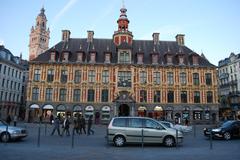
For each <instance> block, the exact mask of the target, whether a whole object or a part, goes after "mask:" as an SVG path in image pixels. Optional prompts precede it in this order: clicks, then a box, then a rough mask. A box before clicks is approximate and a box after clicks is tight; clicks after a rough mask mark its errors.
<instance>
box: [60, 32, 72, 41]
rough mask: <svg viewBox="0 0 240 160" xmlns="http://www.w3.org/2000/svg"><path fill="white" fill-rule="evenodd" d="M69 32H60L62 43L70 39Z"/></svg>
mask: <svg viewBox="0 0 240 160" xmlns="http://www.w3.org/2000/svg"><path fill="white" fill-rule="evenodd" d="M70 34H71V32H70V31H69V30H62V41H68V40H69V39H70Z"/></svg>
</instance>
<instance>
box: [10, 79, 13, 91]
mask: <svg viewBox="0 0 240 160" xmlns="http://www.w3.org/2000/svg"><path fill="white" fill-rule="evenodd" d="M10 89H13V81H11V84H10Z"/></svg>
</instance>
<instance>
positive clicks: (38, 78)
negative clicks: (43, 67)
mask: <svg viewBox="0 0 240 160" xmlns="http://www.w3.org/2000/svg"><path fill="white" fill-rule="evenodd" d="M16 74H17V71H16ZM33 80H34V81H36V82H39V81H40V69H35V70H34V77H33Z"/></svg>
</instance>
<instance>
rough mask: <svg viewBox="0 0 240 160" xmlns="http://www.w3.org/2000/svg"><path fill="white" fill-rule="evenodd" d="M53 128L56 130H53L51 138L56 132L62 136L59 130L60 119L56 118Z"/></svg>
mask: <svg viewBox="0 0 240 160" xmlns="http://www.w3.org/2000/svg"><path fill="white" fill-rule="evenodd" d="M53 127H54V128H53V131H52V133H51V136H52V135H53V134H54V133H55V131H56V130H57V132H58V135H59V136H61V134H60V129H59V127H60V120H59V118H58V117H56V118H55V119H54V122H53Z"/></svg>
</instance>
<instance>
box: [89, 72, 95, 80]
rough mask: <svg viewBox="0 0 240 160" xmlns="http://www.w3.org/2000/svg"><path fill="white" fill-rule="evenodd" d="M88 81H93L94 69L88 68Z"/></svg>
mask: <svg viewBox="0 0 240 160" xmlns="http://www.w3.org/2000/svg"><path fill="white" fill-rule="evenodd" d="M88 82H95V71H94V70H90V71H89V72H88Z"/></svg>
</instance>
